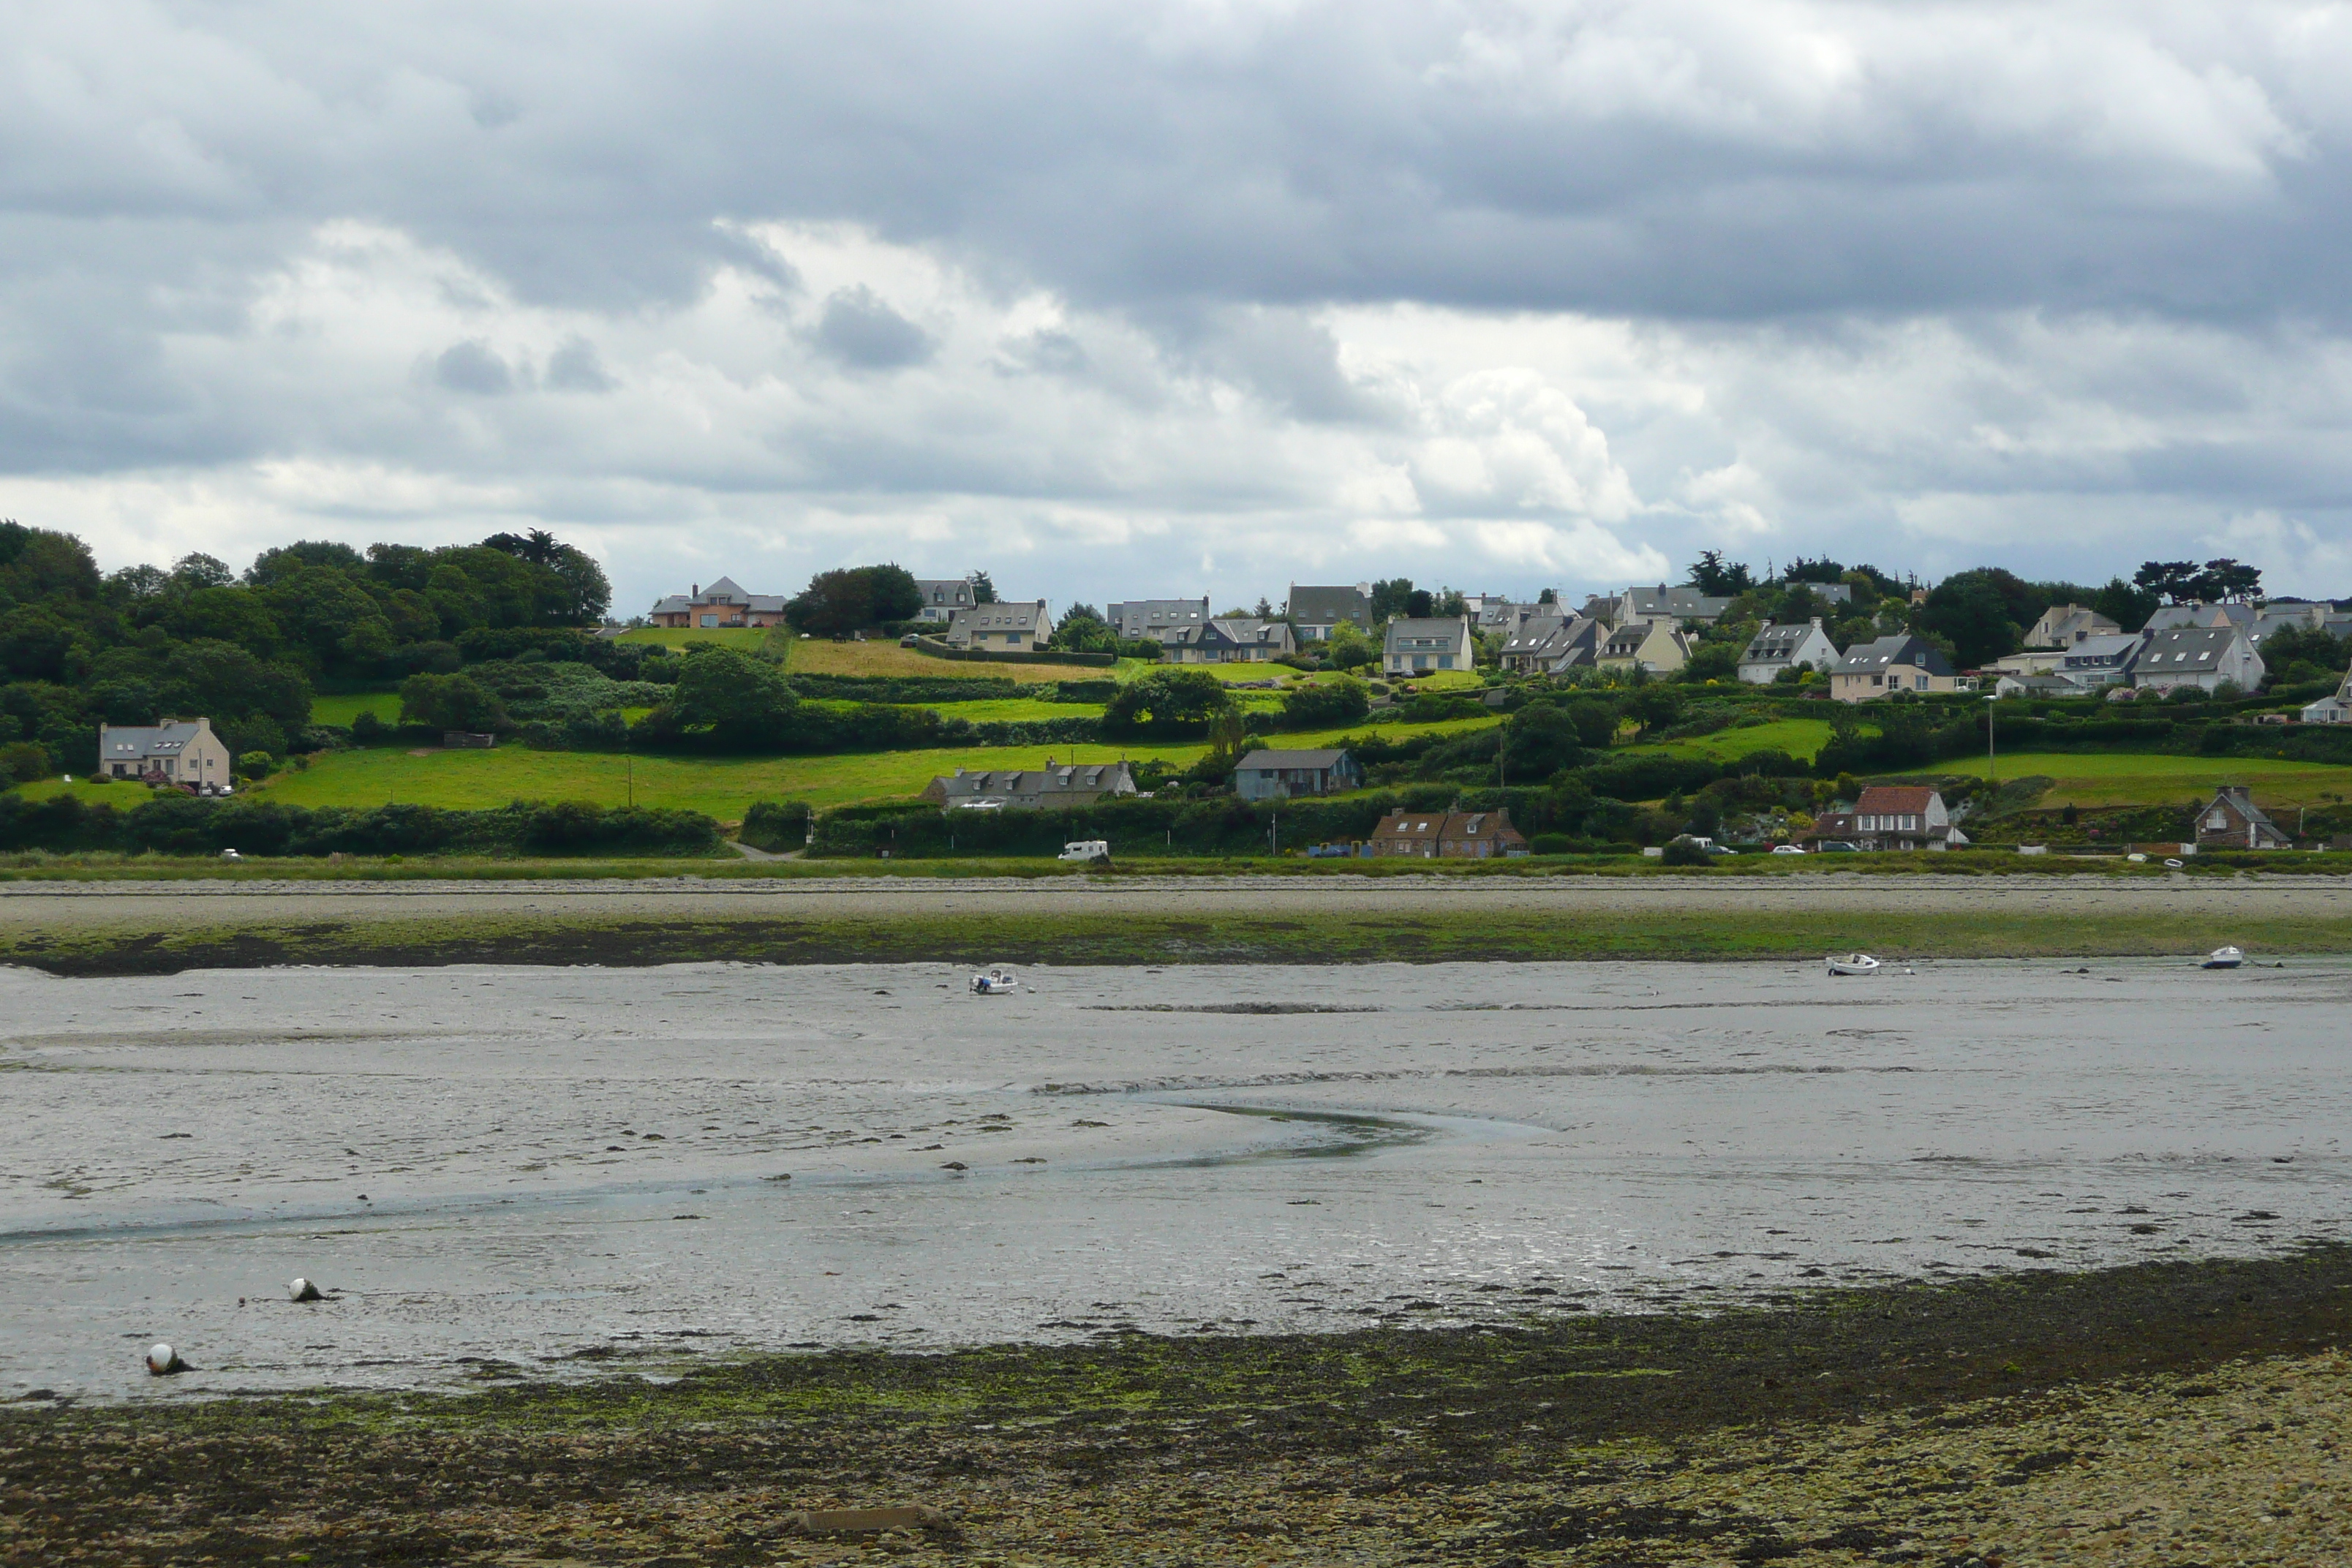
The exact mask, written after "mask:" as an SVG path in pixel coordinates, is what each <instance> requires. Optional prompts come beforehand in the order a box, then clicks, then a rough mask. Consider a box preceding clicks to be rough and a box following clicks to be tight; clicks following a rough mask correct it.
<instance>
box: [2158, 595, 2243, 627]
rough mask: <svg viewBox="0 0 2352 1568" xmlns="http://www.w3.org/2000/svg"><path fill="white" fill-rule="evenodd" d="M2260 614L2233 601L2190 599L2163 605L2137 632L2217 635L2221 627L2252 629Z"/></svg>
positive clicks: (2241, 603)
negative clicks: (2211, 632) (2192, 632)
mask: <svg viewBox="0 0 2352 1568" xmlns="http://www.w3.org/2000/svg"><path fill="white" fill-rule="evenodd" d="M2260 615H2261V612H2260V611H2258V610H2256V609H2255V608H2254V606H2253V605H2249V604H2245V603H2243V602H2242V601H2240V600H2236V599H2225V600H2223V601H2221V603H2219V604H2209V603H2207V602H2206V601H2205V600H2203V599H2191V600H2189V602H2188V603H2187V604H2185V605H2163V606H2162V607H2160V608H2159V609H2158V611H2157V612H2156V614H2154V615H2152V616H2148V618H2147V625H2146V626H2142V627H2141V628H2140V630H2142V631H2147V632H2170V631H2180V630H2184V629H2187V630H2202V631H2218V630H2220V629H2221V627H2223V626H2245V627H2248V628H2252V626H2253V624H2254V622H2255V621H2256V620H2257V619H2259V618H2260Z"/></svg>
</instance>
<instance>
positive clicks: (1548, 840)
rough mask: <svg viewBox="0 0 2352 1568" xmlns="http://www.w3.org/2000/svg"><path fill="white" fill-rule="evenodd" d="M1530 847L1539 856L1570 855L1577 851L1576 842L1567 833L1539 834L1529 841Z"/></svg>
mask: <svg viewBox="0 0 2352 1568" xmlns="http://www.w3.org/2000/svg"><path fill="white" fill-rule="evenodd" d="M1528 848H1529V849H1530V850H1532V851H1534V852H1535V853H1536V854H1538V855H1569V854H1573V853H1574V852H1575V849H1576V840H1575V839H1573V838H1571V837H1569V836H1568V835H1567V834H1565V833H1538V834H1537V835H1536V836H1535V837H1533V838H1530V839H1528Z"/></svg>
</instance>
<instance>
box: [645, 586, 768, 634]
mask: <svg viewBox="0 0 2352 1568" xmlns="http://www.w3.org/2000/svg"><path fill="white" fill-rule="evenodd" d="M783 618H784V596H783V595H782V594H747V593H745V592H744V591H743V589H742V587H741V585H740V584H738V583H737V582H736V581H735V579H734V578H732V577H721V578H720V579H719V581H718V582H716V583H713V584H710V586H709V587H708V588H706V587H704V586H703V585H702V584H699V583H697V584H695V585H694V587H693V590H692V591H691V592H689V593H685V594H672V595H670V596H669V597H668V598H667V599H664V600H663V601H662V602H661V603H660V604H658V605H655V606H654V607H653V611H652V613H651V614H650V615H648V616H646V619H647V620H649V621H651V622H653V624H654V625H656V626H696V627H702V626H714V627H715V626H774V625H776V624H777V623H778V622H780V621H782V619H783Z"/></svg>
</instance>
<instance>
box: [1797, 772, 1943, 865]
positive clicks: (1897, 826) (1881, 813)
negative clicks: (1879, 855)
mask: <svg viewBox="0 0 2352 1568" xmlns="http://www.w3.org/2000/svg"><path fill="white" fill-rule="evenodd" d="M1847 815H1848V816H1849V820H1850V822H1851V824H1852V826H1850V827H1848V828H1847V830H1846V831H1844V832H1842V833H1836V834H1824V833H1822V829H1821V827H1820V826H1819V825H1818V824H1817V825H1816V826H1815V828H1814V831H1815V833H1816V834H1817V835H1819V836H1821V837H1837V838H1843V839H1845V840H1847V841H1848V842H1850V843H1852V844H1853V845H1855V846H1857V847H1860V848H1864V849H1949V848H1950V847H1952V846H1953V845H1955V844H1966V843H1967V842H1968V841H1969V837H1968V835H1967V834H1965V833H1962V832H1961V831H1960V830H1959V829H1958V828H1957V827H1954V826H1952V814H1951V813H1950V812H1949V811H1948V810H1947V809H1946V808H1945V806H1944V797H1943V795H1942V794H1941V793H1939V792H1938V791H1936V790H1933V789H1929V788H1927V787H1926V786H1925V785H1920V784H1872V785H1871V786H1869V787H1868V788H1867V789H1864V791H1863V792H1862V796H1861V798H1860V799H1858V800H1856V801H1855V802H1854V803H1853V812H1852V813H1850V814H1847ZM1841 826H1844V825H1843V824H1842V825H1841Z"/></svg>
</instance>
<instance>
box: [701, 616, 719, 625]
mask: <svg viewBox="0 0 2352 1568" xmlns="http://www.w3.org/2000/svg"><path fill="white" fill-rule="evenodd" d="M702 624H703V625H704V626H717V625H718V624H719V617H718V616H703V617H702Z"/></svg>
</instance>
